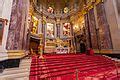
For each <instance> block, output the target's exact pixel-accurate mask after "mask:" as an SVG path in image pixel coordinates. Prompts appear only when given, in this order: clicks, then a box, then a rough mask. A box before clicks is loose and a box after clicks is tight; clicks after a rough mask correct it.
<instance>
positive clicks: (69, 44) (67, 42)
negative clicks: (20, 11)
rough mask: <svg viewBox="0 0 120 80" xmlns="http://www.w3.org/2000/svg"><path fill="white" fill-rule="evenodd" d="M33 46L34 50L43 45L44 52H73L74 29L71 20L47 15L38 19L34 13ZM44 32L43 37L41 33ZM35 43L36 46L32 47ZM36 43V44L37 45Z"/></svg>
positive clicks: (32, 27) (32, 25)
mask: <svg viewBox="0 0 120 80" xmlns="http://www.w3.org/2000/svg"><path fill="white" fill-rule="evenodd" d="M31 21H32V24H31V41H32V42H31V44H30V45H31V46H30V48H32V49H33V51H34V52H37V51H39V50H37V49H38V47H39V45H43V52H44V53H57V54H64V53H72V52H73V51H74V50H73V49H74V48H73V47H74V45H73V44H74V43H73V33H72V32H73V31H72V30H73V29H72V25H71V23H70V22H69V21H66V20H57V21H56V20H52V19H49V18H46V17H41V18H40V19H37V18H36V17H35V16H33V15H32V20H31ZM40 34H42V37H39V35H40ZM33 45H34V47H32V46H33ZM35 45H36V46H35Z"/></svg>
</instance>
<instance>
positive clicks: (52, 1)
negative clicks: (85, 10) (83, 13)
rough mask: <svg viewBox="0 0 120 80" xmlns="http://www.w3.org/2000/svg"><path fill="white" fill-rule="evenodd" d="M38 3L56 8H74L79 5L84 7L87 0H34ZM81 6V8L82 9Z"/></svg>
mask: <svg viewBox="0 0 120 80" xmlns="http://www.w3.org/2000/svg"><path fill="white" fill-rule="evenodd" d="M34 1H35V2H36V4H37V5H38V6H39V5H40V4H42V5H44V7H46V8H47V7H50V6H51V7H53V8H54V10H62V9H64V8H65V7H68V8H70V9H74V8H77V7H80V8H81V7H83V4H84V3H85V0H34ZM80 8H79V9H80Z"/></svg>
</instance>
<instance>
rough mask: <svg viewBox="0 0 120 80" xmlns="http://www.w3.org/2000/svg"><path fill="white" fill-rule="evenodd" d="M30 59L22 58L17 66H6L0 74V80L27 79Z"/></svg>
mask: <svg viewBox="0 0 120 80" xmlns="http://www.w3.org/2000/svg"><path fill="white" fill-rule="evenodd" d="M30 65H31V59H26V58H25V59H22V60H21V61H20V65H19V67H17V68H7V69H5V70H4V71H3V73H1V74H0V80H29V73H30Z"/></svg>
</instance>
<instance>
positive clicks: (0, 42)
mask: <svg viewBox="0 0 120 80" xmlns="http://www.w3.org/2000/svg"><path fill="white" fill-rule="evenodd" d="M2 37H3V22H0V45H1V44H2Z"/></svg>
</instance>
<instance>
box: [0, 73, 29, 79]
mask: <svg viewBox="0 0 120 80" xmlns="http://www.w3.org/2000/svg"><path fill="white" fill-rule="evenodd" d="M24 77H27V78H29V72H21V73H16V74H8V75H2V76H0V80H6V79H8V80H9V79H10V80H14V79H16V78H17V79H19V78H24Z"/></svg>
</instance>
